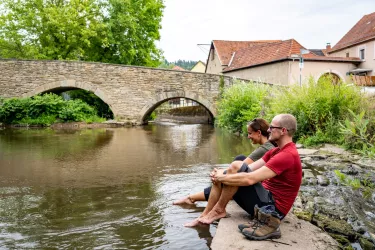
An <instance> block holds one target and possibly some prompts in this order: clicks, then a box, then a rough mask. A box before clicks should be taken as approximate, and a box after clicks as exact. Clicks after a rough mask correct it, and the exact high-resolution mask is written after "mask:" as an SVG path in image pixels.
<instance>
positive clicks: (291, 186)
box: [185, 114, 302, 240]
mask: <svg viewBox="0 0 375 250" xmlns="http://www.w3.org/2000/svg"><path fill="white" fill-rule="evenodd" d="M296 130H297V121H296V118H295V117H294V116H292V115H290V114H280V115H277V116H275V117H274V118H273V120H272V122H271V125H270V128H269V133H270V137H269V140H270V141H273V142H276V143H277V145H278V147H277V148H274V149H272V150H270V151H268V152H267V153H266V154H265V155H264V156H263V157H262V158H261V159H259V160H257V161H256V162H254V163H252V164H250V165H248V166H247V168H243V167H242V166H243V164H246V163H243V162H241V161H235V162H233V163H232V164H231V166H230V168H229V170H228V172H227V174H223V173H222V171H220V170H218V169H215V170H214V171H213V172H212V173H211V180H212V183H213V184H214V185H213V188H212V190H211V194H210V198H209V200H208V203H207V206H206V208H205V210H204V211H203V213H202V214H201V216H200V217H199V218H197V219H196V220H194V221H192V222H190V223H187V224H185V226H187V227H193V226H196V225H198V224H199V223H204V224H211V223H212V222H213V221H215V220H217V219H220V218H223V217H225V216H226V210H225V208H226V205H227V204H228V202H229V201H230V200H231V199H232V198H233V200H235V201H236V202H237V203H238V205H239V206H240V207H242V208H243V209H244V210H245V211H246V212H248V213H249V214H250V215H254V207H255V206H256V207H260V209H256V211H255V212H256V216H257V217H258V219H259V220H260V223H258V222H259V221H258V222H257V223H253V224H250V225H249V226H246V225H245V226H243V225H241V226H239V228H240V230H242V233H243V234H244V235H246V236H247V237H248V238H249V239H254V240H262V239H268V238H279V237H280V236H281V233H280V230H279V225H280V220H281V219H282V218H283V217H285V215H286V214H287V213H288V212H289V210H290V208H291V207H292V205H293V202H294V200H295V198H296V197H297V194H298V191H299V187H300V185H301V181H302V166H301V160H300V157H299V154H298V152H297V148H296V146H295V144H294V143H293V141H292V137H293V134H294V133H295V132H296ZM241 167H242V168H241ZM240 168H241V169H246V172H241V173H237V170H238V169H240ZM258 182H262V186H263V188H262V186H260V185H256V186H255V185H254V184H256V183H258ZM254 225H256V226H254Z"/></svg>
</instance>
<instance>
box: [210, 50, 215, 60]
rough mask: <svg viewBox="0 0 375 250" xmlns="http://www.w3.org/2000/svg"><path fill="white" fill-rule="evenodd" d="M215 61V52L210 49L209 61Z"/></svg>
mask: <svg viewBox="0 0 375 250" xmlns="http://www.w3.org/2000/svg"><path fill="white" fill-rule="evenodd" d="M214 59H215V50H214V49H211V60H214Z"/></svg>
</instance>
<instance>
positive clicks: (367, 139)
mask: <svg viewBox="0 0 375 250" xmlns="http://www.w3.org/2000/svg"><path fill="white" fill-rule="evenodd" d="M348 113H349V117H347V118H346V119H345V121H344V122H342V123H340V133H341V134H342V135H343V138H342V144H343V145H344V146H346V147H347V148H348V149H352V150H355V151H357V152H358V153H361V154H362V155H365V156H369V157H371V158H375V145H374V144H375V134H374V132H375V119H374V118H373V117H369V118H368V119H366V118H365V114H366V112H365V111H362V112H361V113H359V114H355V113H354V112H353V111H352V110H350V109H349V110H348Z"/></svg>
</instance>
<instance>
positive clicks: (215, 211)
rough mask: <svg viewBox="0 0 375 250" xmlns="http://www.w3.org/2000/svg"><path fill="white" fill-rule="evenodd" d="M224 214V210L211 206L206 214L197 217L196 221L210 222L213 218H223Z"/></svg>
mask: <svg viewBox="0 0 375 250" xmlns="http://www.w3.org/2000/svg"><path fill="white" fill-rule="evenodd" d="M226 214H227V213H226V212H225V210H218V209H215V208H213V209H212V210H211V212H209V213H208V214H207V215H205V216H202V217H200V218H198V221H199V222H201V223H204V224H212V222H214V221H215V220H218V219H221V218H224V217H225V216H226Z"/></svg>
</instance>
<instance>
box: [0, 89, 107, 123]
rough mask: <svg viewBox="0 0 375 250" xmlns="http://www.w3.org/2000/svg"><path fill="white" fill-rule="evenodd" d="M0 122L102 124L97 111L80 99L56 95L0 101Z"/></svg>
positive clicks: (103, 119) (102, 119)
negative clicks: (68, 98)
mask: <svg viewBox="0 0 375 250" xmlns="http://www.w3.org/2000/svg"><path fill="white" fill-rule="evenodd" d="M0 102H1V103H0V122H1V123H5V124H24V125H28V126H29V125H38V126H50V125H52V124H53V123H56V122H80V121H83V122H87V123H93V122H103V121H105V120H106V119H105V118H102V117H99V116H98V113H97V110H96V109H95V108H94V107H91V106H90V105H88V104H87V103H85V102H84V101H82V100H80V99H74V100H64V99H63V97H61V96H58V95H56V94H53V93H51V94H44V95H37V96H34V97H30V98H10V99H3V100H1V101H0Z"/></svg>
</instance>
